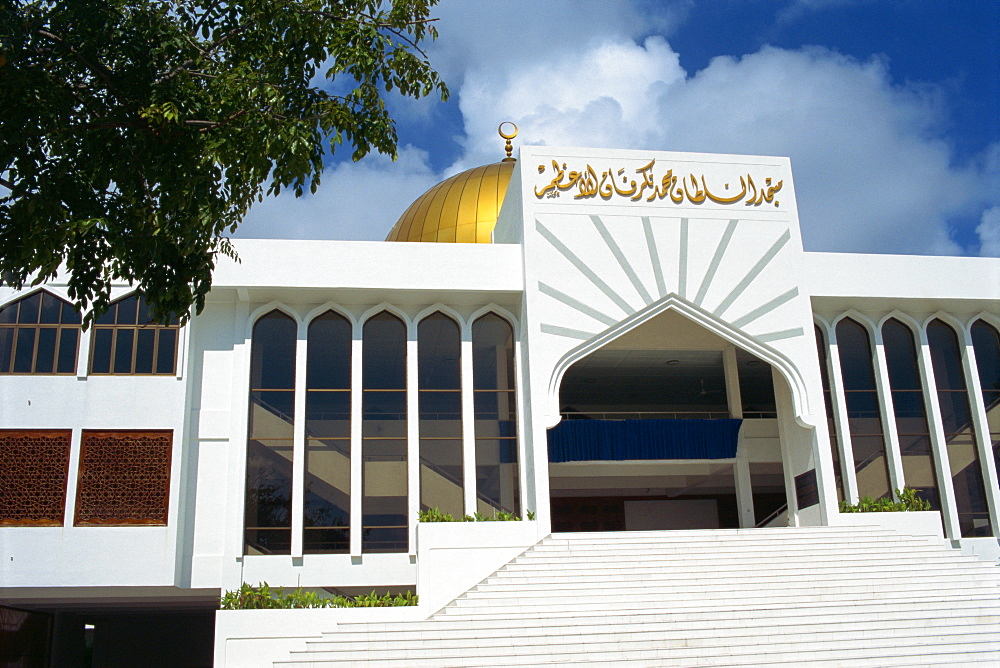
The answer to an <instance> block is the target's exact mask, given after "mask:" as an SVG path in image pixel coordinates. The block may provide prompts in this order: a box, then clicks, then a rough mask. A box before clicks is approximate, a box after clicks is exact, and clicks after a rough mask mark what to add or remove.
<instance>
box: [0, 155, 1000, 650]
mask: <svg viewBox="0 0 1000 668" xmlns="http://www.w3.org/2000/svg"><path fill="white" fill-rule="evenodd" d="M508 182H509V184H508ZM373 196H377V193H376V194H374V195H373ZM494 221H495V227H494ZM390 238H391V239H392V242H346V241H284V240H267V241H263V240H236V241H234V242H233V244H234V246H235V248H236V250H237V252H238V254H239V256H240V262H239V263H235V262H229V261H225V260H224V261H222V262H221V263H220V265H219V266H218V268H217V270H216V272H215V275H214V283H213V286H214V287H213V289H212V291H211V293H210V294H209V296H208V301H207V304H206V307H205V309H204V311H203V312H202V313H200V314H198V315H197V316H195V317H193V318H192V319H191V321H190V322H189V323H188V324H187V325H185V326H183V327H177V326H152V325H146V324H144V318H143V311H144V303H143V302H142V300H141V295H138V294H137V293H136V292H135V291H134V290H133V289H132V288H130V287H128V286H125V285H121V286H119V287H117V288H116V290H115V294H114V295H113V296H114V298H115V299H116V300H118V301H116V302H115V305H114V307H113V310H112V311H111V312H110V313H109V314H108V315H106V316H104V317H103V318H102V319H101V320H99V321H98V322H97V324H96V325H95V326H94V327H92V328H90V329H87V330H84V329H82V328H81V327H80V324H79V323H80V318H79V315H78V314H76V313H75V312H74V311H73V309H72V308H71V307H69V305H68V302H67V301H66V300H67V299H68V297H67V291H66V285H65V284H64V283H60V282H58V281H56V282H52V283H49V284H46V285H43V286H41V287H40V288H39V287H36V288H25V289H24V290H21V291H14V290H13V289H11V288H8V287H0V309H2V310H0V599H2V600H3V609H4V611H5V615H6V616H7V620H6V623H7V625H8V626H7V628H8V629H13V628H15V627H16V626H17V624H20V623H22V621H23V619H27V618H28V617H27V616H31V615H34V616H40V617H39V618H40V619H41V621H40V622H37V623H39V624H42V625H43V626H45V628H47V629H48V634H49V635H48V636H47V637H48V638H50V642H49V645H48V650H47V651H48V652H49V657H48V659H45V660H50V661H52V664H51V665H67V666H69V665H84V664H83V663H82V662H83V661H84V659H82V658H80V657H81V656H83V654H81V652H82V651H83V650H81V648H82V647H84V646H85V645H87V643H92V640H91V639H90V636H89V635H88V634H96V637H97V638H98V640H97V642H96V644H92V646H91V649H89V650H87V651H91V652H98V654H99V655H100V656H103V657H104V658H103V659H101V658H100V656H98V655H95V656H98V658H97V659H95V661H97V662H96V663H94V664H93V665H119V664H116V663H115V662H114V661H115V659H114V656H116V655H120V656H130V655H129V654H128V652H130V651H133V650H132V649H129V642H126V641H125V640H123V638H135V637H142V638H147V637H148V635H149V634H148V633H146V631H148V629H150V628H156V629H159V631H157V633H156V635H157V636H158V637H159V638H160V639H161V641H162V643H163V645H164V648H163V650H162V651H163V652H166V654H164V656H166V655H171V654H170V652H178V651H180V652H182V654H183V652H184V651H188V650H178V649H177V646H178V645H182V644H185V643H181V642H180V639H182V638H186V639H188V640H189V641H190V642H189V643H188V644H190V645H192V647H193V646H195V645H197V646H198V647H202V648H203V649H190V652H191V655H190V656H188V655H183V656H182V655H176V656H178V657H179V658H177V662H178V665H182V664H183V665H201V664H205V665H207V664H208V663H210V662H211V661H212V656H213V655H212V654H211V653H209V654H208V655H207V656H208V658H207V659H206V658H205V656H206V654H205V652H214V658H215V661H216V662H217V663H220V662H221V663H226V664H227V665H243V664H242V663H241V661H243V660H248V659H245V658H244V659H242V660H241V659H238V657H239V656H243V657H247V656H251V655H252V656H256V657H258V658H260V657H267V656H270V655H269V654H267V652H268V651H272V650H274V649H275V648H278V649H279V650H282V651H283V648H284V647H285V645H283V644H282V642H283V639H285V638H292V637H298V636H301V635H309V634H314V633H318V632H319V631H320V630H321V629H322V625H323V623H324V621H323V620H324V617H323V616H324V615H331V614H345V612H348V611H337V612H336V613H334V612H331V611H328V610H315V611H309V612H310V613H311V615H309V616H299V617H297V618H295V619H296V621H294V622H288V621H279V622H274V624H273V625H271V626H269V631H268V632H267V633H263V632H248V631H247V629H246V628H245V625H244V626H241V622H240V621H239V618H238V617H237V616H238V615H240V614H243V613H226V614H228V615H229V617H225V618H224V617H223V616H221V615H220V616H219V622H218V627H217V628H214V630H213V626H212V623H213V619H214V618H215V612H214V611H215V609H216V608H217V607H218V599H219V596H220V595H221V593H223V592H225V591H228V590H233V589H237V588H239V587H240V586H241V584H242V583H250V584H257V583H260V582H267V583H269V584H270V585H271V586H274V587H277V586H283V587H290V588H295V587H303V588H307V589H316V590H326V591H330V592H344V593H357V592H368V591H371V590H372V589H376V590H379V591H384V590H391V591H394V592H395V591H402V590H406V589H412V590H415V591H416V592H417V593H418V594H419V596H420V598H421V604H420V606H417V608H415V609H414V610H417V612H413V611H410V612H399V611H395V612H393V613H392V614H396V615H397V616H398V615H404V616H405V615H407V614H409V615H416V616H420V615H421V614H423V615H424V616H426V614H428V613H429V612H433V610H434V609H437V608H440V607H441V606H443V605H445V604H446V603H447V602H448V601H450V600H451V599H453V598H454V597H456V596H458V595H460V594H461V593H462V592H464V591H465V590H467V589H468V588H469V587H471V586H473V585H475V584H476V583H477V582H479V581H480V580H482V579H483V578H484V577H486V576H487V575H489V574H490V573H491V572H493V571H495V570H496V569H497V568H499V567H500V566H501V565H502V564H504V563H505V562H507V561H508V560H510V559H511V558H513V557H514V556H516V555H518V554H520V553H521V552H523V551H524V550H525V549H527V548H529V547H530V546H532V545H534V544H535V543H537V542H538V541H539V540H541V539H543V538H545V537H546V536H549V535H550V534H553V532H555V533H557V534H561V533H575V532H587V531H601V532H612V531H625V532H627V531H633V530H638V531H669V530H688V531H690V530H701V529H706V530H712V529H736V528H740V529H747V530H750V529H752V528H754V527H759V526H771V527H773V526H779V525H780V526H788V527H812V526H848V525H850V524H851V523H856V522H857V521H858V519H857V518H858V517H859V516H858V515H854V514H846V513H841V512H840V511H839V510H838V504H839V502H840V501H841V500H844V499H846V500H848V501H851V502H854V501H857V500H858V499H859V498H860V497H865V496H869V497H873V498H876V499H877V498H880V497H885V496H889V497H892V496H893V495H894V494H895V493H896V490H902V489H905V488H911V489H914V490H916V492H917V495H918V496H920V497H921V498H924V499H926V500H927V501H928V502H929V503H930V504H931V506H932V509H933V510H932V511H931V512H929V513H883V514H879V515H880V516H881V517H879V518H878V520H877V521H879V522H886V523H895V525H894V526H895V528H896V529H898V530H902V531H904V532H906V531H910V532H917V533H919V532H930V533H932V534H935V535H937V536H938V537H939V538H940V539H941V540H943V541H947V542H948V544H950V545H951V546H953V547H955V548H957V549H960V550H961V551H962V552H964V553H965V554H975V555H978V556H979V557H980V558H982V559H985V560H992V561H996V560H997V559H998V558H1000V548H998V541H997V537H998V536H1000V484H998V477H997V469H998V464H1000V334H998V331H1000V259H990V258H969V257H962V258H958V257H920V256H890V255H857V254H837V253H817V252H806V251H804V250H803V247H802V240H801V236H800V225H799V219H798V213H797V206H796V198H795V187H794V181H793V176H792V172H791V166H790V162H789V160H788V159H786V158H772V157H757V156H735V155H707V154H692V153H669V152H644V151H631V150H629V151H625V150H595V149H574V148H553V147H541V146H531V147H523V148H522V149H521V150H520V153H519V156H518V159H517V160H516V161H511V160H508V161H505V162H502V163H497V164H496V165H490V166H486V167H483V168H478V170H470V171H469V172H465V173H463V174H460V175H458V176H456V177H453V178H452V179H449V180H448V181H446V182H444V183H442V184H441V185H439V186H437V187H436V188H435V189H432V190H431V191H429V192H428V193H427V195H425V196H424V197H423V198H421V199H420V200H418V201H417V202H415V203H414V205H413V206H412V207H411V208H410V210H408V211H407V212H406V214H404V216H403V217H402V218H401V219H400V222H399V223H397V225H396V227H395V228H394V229H393V232H392V233H391V234H390ZM428 242H437V243H428ZM448 242H459V243H448ZM461 242H476V243H461ZM431 508H437V509H439V510H440V511H441V512H444V513H450V514H452V515H454V516H456V517H458V516H462V515H475V514H476V513H479V514H480V515H484V516H492V515H495V514H496V513H498V512H501V511H502V512H505V513H510V514H513V515H516V516H519V517H521V518H522V521H520V522H475V523H473V522H469V523H456V524H454V525H450V524H428V523H420V522H419V521H418V517H419V513H420V512H421V511H422V510H428V509H431ZM866 519H867V520H870V521H873V520H872V518H871V517H867V518H866ZM247 614H253V613H247ZM364 614H366V615H370V614H376V613H373V612H371V611H364ZM18 615H22V617H18ZM327 619H329V617H327ZM19 620H20V621H19ZM282 624H284V625H285V626H282ZM144 625H146V626H144ZM18 628H19V627H18ZM258 631H259V627H258ZM11 633H13V632H12V631H11ZM102 633H104V634H105V637H112V636H114V637H116V638H118V640H117V641H116V642H115V643H114V644H115V645H116V649H114V650H112V649H109V648H108V646H107V644H105V645H104V646H103V647H101V648H100V651H99V650H98V649H97V648H98V647H99V646H100V640H99V639H100V637H101V634H102ZM257 636H267V638H266V639H264V640H260V638H258V637H257ZM10 637H13V635H11V636H10ZM236 638H243V640H244V641H245V642H244V643H243V644H242V645H241V644H240V643H238V642H236V641H235V640H234V639H236ZM254 638H257V640H259V641H260V642H257V644H254V642H251V641H252V640H254ZM196 639H197V640H196ZM143 642H144V643H148V641H143ZM286 644H287V643H286ZM213 645H214V649H212V648H213ZM205 647H207V648H208V649H207V650H206V649H204V648H205ZM227 647H228V648H229V649H228V650H227ZM136 651H137V650H136ZM143 651H145V652H153V651H154V650H151V649H150V647H149V645H148V644H147V645H146V647H145V649H144V650H143ZM227 651H229V652H230V654H229V655H228V658H227V654H226V652H227ZM100 652H105V654H100ZM198 652H201V653H200V654H199V653H198ZM239 652H243V654H239ZM116 653H117V654H116ZM154 653H155V652H154ZM88 656H89V655H88ZM171 656H174V655H171ZM38 660H39V661H43V659H38ZM88 660H89V659H88ZM122 660H124V659H122ZM261 660H263V659H261ZM101 661H105V663H103V664H102V663H100V662H101ZM185 661H186V662H188V663H186V664H185V663H184V662H185ZM24 665H45V664H43V663H39V664H24ZM87 665H91V664H87ZM149 665H153V664H149Z"/></svg>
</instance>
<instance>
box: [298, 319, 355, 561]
mask: <svg viewBox="0 0 1000 668" xmlns="http://www.w3.org/2000/svg"><path fill="white" fill-rule="evenodd" d="M305 458H306V461H305V490H304V494H305V499H304V504H303V513H304V517H303V537H302V549H303V551H304V552H305V553H307V554H308V553H336V552H348V551H349V550H350V523H351V503H350V500H351V323H350V322H349V321H348V320H347V318H345V317H344V316H342V315H339V314H337V313H334V312H333V311H327V312H326V313H323V314H322V315H320V316H318V317H316V318H315V319H314V320H313V321H312V322H311V323H310V324H309V340H308V347H307V354H306V448H305Z"/></svg>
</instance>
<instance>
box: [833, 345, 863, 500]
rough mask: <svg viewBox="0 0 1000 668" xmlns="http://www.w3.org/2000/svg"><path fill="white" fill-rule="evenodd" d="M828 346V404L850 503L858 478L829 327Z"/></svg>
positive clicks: (836, 350)
mask: <svg viewBox="0 0 1000 668" xmlns="http://www.w3.org/2000/svg"><path fill="white" fill-rule="evenodd" d="M826 336H827V339H828V340H829V341H830V345H829V347H828V348H827V360H828V361H829V363H830V368H829V369H828V370H827V371H828V372H829V376H828V377H829V379H830V403H831V404H832V405H833V419H834V420H835V421H836V423H837V442H838V444H839V445H840V464H841V475H842V476H843V481H844V497H845V498H846V499H847V500H848V501H849V502H850V503H857V501H858V478H857V476H856V475H855V473H854V447H853V446H852V445H851V423H850V420H849V418H848V416H847V398H846V395H845V394H844V374H843V370H842V369H841V368H840V349H839V348H838V347H837V330H836V328H835V327H830V328H829V329H828V330H827V332H826Z"/></svg>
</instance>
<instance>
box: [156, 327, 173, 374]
mask: <svg viewBox="0 0 1000 668" xmlns="http://www.w3.org/2000/svg"><path fill="white" fill-rule="evenodd" d="M176 360H177V330H176V329H161V330H160V336H159V341H158V343H157V346H156V373H173V372H174V363H175V361H176Z"/></svg>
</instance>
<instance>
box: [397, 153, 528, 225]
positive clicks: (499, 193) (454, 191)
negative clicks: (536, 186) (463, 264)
mask: <svg viewBox="0 0 1000 668" xmlns="http://www.w3.org/2000/svg"><path fill="white" fill-rule="evenodd" d="M514 162H515V161H514V160H513V159H512V158H507V159H505V160H503V161H502V162H496V163H493V164H492V165H483V166H482V167H474V168H472V169H469V170H466V171H464V172H462V173H460V174H455V176H452V177H451V178H448V179H445V180H444V181H442V182H441V183H439V184H437V185H436V186H434V187H433V188H431V189H430V190H428V191H427V192H425V193H424V194H423V195H421V196H420V197H418V198H417V199H416V201H414V202H413V204H411V205H410V207H409V208H408V209H407V210H406V211H405V212H404V213H403V215H402V216H400V218H399V220H397V221H396V224H395V225H394V226H393V228H392V230H391V231H390V232H389V236H387V237H386V238H385V240H386V241H437V242H450V243H456V242H457V243H480V244H488V243H490V242H491V241H492V234H493V227H494V226H495V225H496V224H497V214H499V213H500V207H501V206H503V198H504V195H506V194H507V185H508V184H509V183H510V175H511V172H513V171H514Z"/></svg>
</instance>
